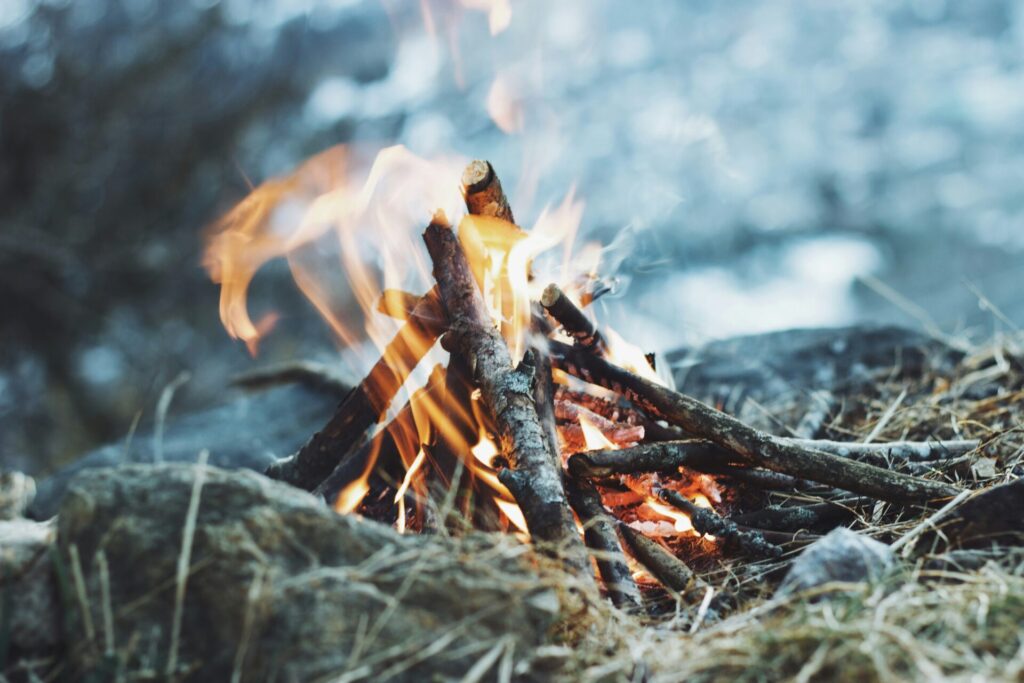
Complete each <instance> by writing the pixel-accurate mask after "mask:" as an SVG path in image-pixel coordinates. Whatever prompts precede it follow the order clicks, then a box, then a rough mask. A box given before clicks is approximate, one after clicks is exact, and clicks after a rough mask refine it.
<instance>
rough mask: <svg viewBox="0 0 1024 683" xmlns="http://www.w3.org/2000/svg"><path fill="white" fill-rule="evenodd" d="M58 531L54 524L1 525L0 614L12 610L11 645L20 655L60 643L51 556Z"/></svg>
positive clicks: (20, 521) (22, 522) (21, 521)
mask: <svg viewBox="0 0 1024 683" xmlns="http://www.w3.org/2000/svg"><path fill="white" fill-rule="evenodd" d="M55 530H56V528H55V525H54V524H53V523H52V522H31V521H29V520H27V519H18V520H11V521H2V522H0V593H2V595H3V601H2V603H0V613H2V612H6V611H8V610H10V620H11V621H10V629H11V630H10V633H11V641H10V642H11V645H13V646H14V650H15V652H16V653H18V654H23V655H24V654H40V653H44V652H47V651H49V650H51V649H52V648H53V647H55V646H56V645H57V643H58V640H59V634H60V629H59V628H58V627H59V623H60V622H59V617H58V615H59V610H58V607H59V604H60V602H59V600H58V594H57V583H56V580H55V578H54V573H53V564H52V563H51V560H50V553H49V550H50V548H51V547H52V546H53V542H54V538H55ZM6 618H7V617H4V619H6ZM2 621H3V619H0V622H2Z"/></svg>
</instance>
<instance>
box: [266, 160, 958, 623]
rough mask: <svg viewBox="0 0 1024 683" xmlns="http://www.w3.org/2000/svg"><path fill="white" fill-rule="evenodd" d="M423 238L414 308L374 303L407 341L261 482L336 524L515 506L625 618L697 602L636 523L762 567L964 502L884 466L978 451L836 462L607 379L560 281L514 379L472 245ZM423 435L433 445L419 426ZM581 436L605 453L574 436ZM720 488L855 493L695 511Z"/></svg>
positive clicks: (478, 189)
mask: <svg viewBox="0 0 1024 683" xmlns="http://www.w3.org/2000/svg"><path fill="white" fill-rule="evenodd" d="M462 181H463V191H464V196H465V200H466V207H467V210H468V213H469V214H470V215H476V216H484V217H489V218H491V219H496V220H500V221H503V222H504V223H507V224H509V226H510V228H509V229H510V230H512V229H514V230H518V228H514V219H513V214H512V210H511V207H510V205H509V201H508V198H507V197H506V196H505V194H504V192H503V191H502V188H501V182H500V180H499V179H498V176H497V174H496V173H495V171H494V168H493V167H492V166H491V164H490V163H488V162H486V161H475V162H473V163H472V164H470V165H469V167H468V168H467V169H466V171H465V174H464V176H463V179H462ZM423 239H424V241H425V243H426V247H427V251H428V253H429V255H430V258H431V260H432V263H433V275H434V278H435V280H436V285H435V287H434V288H433V289H431V290H430V291H428V292H426V293H425V294H423V295H420V296H416V295H413V294H408V293H404V292H396V291H393V290H389V291H387V292H385V295H384V297H383V299H382V301H381V305H380V310H381V311H383V312H386V313H387V314H388V315H391V316H392V317H396V318H400V319H402V320H403V321H404V322H403V324H402V325H403V326H402V328H401V329H400V331H399V332H398V334H397V335H396V336H395V338H394V339H393V341H392V342H391V343H390V344H389V345H388V346H387V347H386V348H385V350H384V353H383V355H382V357H381V358H380V360H379V361H378V362H377V364H376V365H375V366H374V367H373V368H372V370H371V371H370V373H369V374H368V375H367V377H366V378H365V379H364V380H363V381H362V382H360V383H359V385H357V386H356V387H355V388H354V389H352V390H351V391H350V392H349V394H348V395H347V396H346V397H345V398H344V399H343V400H342V401H341V403H340V404H339V406H338V408H337V410H336V412H335V414H334V416H333V417H332V419H331V420H330V421H329V422H328V423H327V424H326V425H325V426H324V428H323V429H322V430H321V431H320V432H318V433H317V434H315V435H313V436H312V437H311V438H310V440H309V441H308V442H307V443H306V444H305V446H303V448H302V449H300V450H299V451H298V452H297V453H296V454H294V455H293V456H291V457H289V458H287V459H284V460H282V461H280V462H277V463H275V464H274V465H272V466H271V467H270V468H269V469H268V471H267V474H268V476H271V477H273V478H275V479H280V480H283V481H286V482H289V483H291V484H293V485H295V486H298V487H301V488H304V489H306V490H310V491H316V492H317V493H318V494H319V495H321V496H322V497H323V498H324V499H325V500H326V501H327V502H328V503H330V504H332V505H334V506H335V507H336V508H337V509H341V510H343V511H350V510H354V509H360V510H362V511H364V512H369V511H371V510H372V508H373V506H374V505H379V504H380V501H385V502H386V503H390V501H391V500H392V499H391V498H388V497H387V496H384V495H377V496H375V497H374V496H368V495H367V491H368V490H370V489H372V488H373V487H374V486H376V487H377V488H378V489H379V490H380V491H387V492H393V493H394V498H393V501H394V502H395V503H396V504H400V507H399V512H398V513H397V514H401V515H405V514H406V512H407V510H408V511H411V514H412V515H413V516H414V518H415V519H416V522H415V524H413V525H412V528H418V529H420V530H435V531H437V532H441V533H448V532H451V531H455V530H457V527H459V525H460V524H461V525H462V527H463V528H464V527H466V526H472V527H477V528H482V529H488V530H497V529H502V528H509V521H515V520H512V517H514V516H515V514H514V513H513V512H512V509H513V508H514V509H516V510H518V514H521V517H522V523H524V524H525V530H526V531H527V532H528V533H529V536H530V538H531V540H532V542H533V543H535V544H536V545H537V546H538V548H539V549H540V550H542V551H543V552H546V553H549V554H551V555H553V556H555V557H557V558H558V559H559V560H560V561H561V562H563V563H564V564H565V566H566V567H567V568H569V569H571V570H572V571H574V572H576V573H579V574H581V575H584V576H586V575H589V574H590V571H591V566H592V562H591V560H592V559H593V566H596V568H597V574H598V577H599V578H600V580H601V584H602V585H603V587H604V589H605V591H606V593H607V595H608V596H609V598H610V599H611V601H612V602H613V603H614V604H615V605H617V606H619V607H621V608H623V609H626V610H637V609H639V608H640V607H641V602H642V597H641V591H640V590H639V589H638V587H637V584H636V582H635V580H634V576H635V575H645V576H648V577H653V578H654V579H656V580H657V581H658V582H659V583H660V584H661V585H662V586H663V587H664V588H666V589H668V590H669V591H671V592H674V593H677V594H686V593H687V592H688V591H690V590H691V589H693V588H695V587H700V586H701V581H700V579H698V578H697V577H696V575H695V573H694V572H693V571H692V569H691V568H690V567H689V566H687V563H686V562H685V561H684V560H683V559H681V558H680V557H679V556H678V555H677V554H676V553H674V552H672V545H671V543H666V542H665V541H664V539H663V538H659V537H658V536H657V535H656V534H655V535H653V536H649V535H648V534H647V533H645V529H646V528H647V527H648V526H650V525H651V524H652V521H651V518H650V517H649V516H648V517H645V516H644V514H647V513H649V512H650V511H652V510H653V511H656V512H657V513H658V514H659V515H660V520H661V521H660V522H658V523H655V524H654V526H657V525H658V524H662V525H664V524H671V523H673V522H674V523H675V525H676V528H679V526H680V525H683V526H685V525H686V524H688V525H689V531H688V533H689V535H690V537H692V538H699V539H702V540H701V542H702V544H703V547H705V548H708V549H709V552H718V551H720V550H728V551H730V552H735V553H737V554H741V555H746V556H749V557H752V558H768V559H773V558H777V557H778V556H779V555H780V554H781V553H782V552H783V548H781V547H780V545H779V544H780V543H782V544H785V543H788V542H792V541H793V540H794V538H795V536H794V533H793V532H796V531H798V530H800V529H806V528H811V527H814V526H815V525H821V524H839V523H841V522H842V521H843V520H844V519H846V518H847V515H846V514H845V513H847V512H849V510H850V506H851V505H852V504H853V503H854V502H856V504H857V505H863V504H875V503H876V502H877V501H885V502H887V503H889V504H893V505H897V506H928V505H933V504H936V503H941V502H943V501H945V500H948V499H950V498H953V497H955V496H956V495H958V494H959V493H960V491H959V489H958V488H957V487H955V486H953V485H951V484H948V483H945V482H942V481H938V480H934V479H929V478H925V477H920V476H914V475H912V474H908V473H905V472H902V471H899V470H898V469H895V468H892V467H888V466H886V464H887V463H888V462H889V460H888V459H887V458H888V457H889V456H892V455H893V454H894V453H896V452H897V451H898V452H900V453H911V454H914V453H922V452H925V451H927V452H929V453H957V454H962V453H964V452H967V451H968V450H971V449H973V448H975V447H976V446H977V444H976V443H973V442H955V443H949V444H925V443H907V442H901V443H899V444H860V445H848V444H842V443H836V442H826V441H822V442H817V441H813V440H809V439H796V438H782V437H778V436H775V435H772V434H768V433H765V432H763V431H760V430H757V429H755V428H753V427H751V426H749V425H747V424H744V423H743V422H741V421H740V420H738V419H736V418H734V417H732V416H730V415H728V414H726V413H724V412H722V411H720V410H717V409H715V408H714V407H712V406H709V405H706V404H704V403H702V402H700V401H697V400H695V399H694V398H691V397H689V396H686V395H684V394H681V393H679V392H676V391H674V390H672V389H671V388H669V387H667V386H664V385H662V384H659V383H658V382H656V381H654V380H653V379H650V378H649V377H647V376H641V375H640V374H637V373H635V372H632V371H630V370H628V369H626V368H625V367H622V366H621V365H618V364H616V362H615V360H614V359H613V358H612V357H611V356H610V355H609V349H608V344H607V343H606V341H605V340H606V336H605V335H604V334H602V332H601V330H600V329H598V327H597V326H596V325H595V324H594V323H593V321H592V319H591V318H590V316H588V315H587V314H586V313H585V312H584V310H582V309H581V307H580V306H578V305H577V304H576V303H575V302H574V301H573V297H572V296H570V295H569V294H567V293H566V292H564V291H562V289H560V288H559V287H558V286H557V285H556V284H551V285H550V286H548V287H547V288H546V289H545V290H544V291H543V294H542V295H541V296H540V298H539V301H537V302H534V306H533V309H532V321H531V331H532V334H531V335H530V338H531V340H532V341H531V345H530V348H529V349H528V350H527V351H526V353H525V355H524V357H523V358H522V360H521V361H520V362H518V363H514V362H513V358H512V354H511V353H510V350H509V346H508V344H507V342H506V339H505V337H503V335H502V329H503V323H506V322H507V320H495V318H494V315H493V314H492V313H491V312H490V311H489V310H488V306H487V303H486V301H485V298H484V297H485V295H484V292H483V291H482V285H483V283H482V279H481V277H480V273H479V264H475V262H474V263H471V262H470V259H469V258H467V250H474V249H477V248H478V245H475V246H474V245H471V246H470V247H467V245H466V243H465V241H464V240H463V239H462V236H461V235H457V234H456V231H455V229H454V228H453V227H452V225H451V224H450V223H449V222H448V219H447V217H446V216H444V215H443V214H442V213H440V212H438V213H436V214H435V215H434V217H433V219H432V220H431V221H430V223H429V225H428V226H427V227H426V230H425V232H424V235H423ZM498 286H499V287H504V286H507V283H505V282H500V283H498ZM581 299H582V300H589V299H590V297H581ZM508 300H510V299H509V298H508V297H506V298H505V299H504V301H508ZM502 317H503V318H504V317H505V316H504V315H502ZM438 340H439V341H440V343H441V345H442V347H443V348H444V349H446V350H447V351H448V352H449V354H450V355H449V361H448V364H447V367H438V368H436V369H435V371H434V373H432V375H431V379H430V380H429V381H428V383H427V385H426V386H424V387H423V388H422V389H420V390H419V391H418V392H416V393H414V394H413V396H412V398H411V399H410V400H409V402H408V404H406V405H405V406H404V407H403V408H402V409H401V410H399V411H397V417H395V418H394V419H393V420H392V421H391V422H390V423H388V424H387V425H386V426H383V427H382V428H380V427H378V426H379V425H381V424H382V422H383V421H384V420H385V417H386V415H387V414H388V411H389V409H390V407H391V403H392V401H393V400H394V398H395V396H396V395H397V394H398V392H399V390H400V389H401V387H402V385H403V384H404V383H405V382H406V380H407V379H408V377H409V376H410V373H412V372H413V370H414V368H415V367H416V365H417V364H419V363H420V361H421V360H422V359H423V358H424V357H425V355H426V354H427V353H428V351H429V350H430V349H431V347H433V346H434V344H435V342H437V341H438ZM562 340H568V341H569V342H570V343H566V341H562ZM556 375H557V377H556ZM596 387H600V390H596V389H595V388H596ZM431 406H433V407H432V408H431ZM438 410H440V411H441V412H443V413H444V414H445V419H444V420H439V419H438V418H437V417H436V414H437V411H438ZM432 411H433V412H432ZM423 415H427V417H426V418H423V417H422V416H423ZM424 419H425V420H426V422H428V423H430V424H431V425H432V426H433V429H427V430H424V429H423V428H422V424H421V423H422V422H423V421H424ZM441 423H443V424H441ZM375 429H376V430H377V431H376V432H375V433H373V432H374V430H375ZM595 430H596V432H597V433H598V434H599V435H600V437H599V438H600V440H601V442H602V443H603V444H604V446H603V447H602V448H600V449H594V448H593V447H592V439H590V438H588V436H587V432H588V431H590V432H591V433H592V432H594V431H595ZM482 434H490V435H493V441H494V442H495V443H496V444H497V449H496V450H497V452H496V453H490V454H485V455H481V454H479V453H477V452H476V448H473V449H470V448H469V446H471V445H472V444H473V443H474V440H475V438H476V437H477V436H478V435H482ZM481 443H482V442H481ZM478 445H479V444H478ZM469 450H473V451H474V452H473V453H472V454H471V453H469V452H467V451H469ZM492 475H493V476H492ZM371 479H372V480H373V482H375V483H372V482H371V481H370V480H371ZM719 481H728V482H731V483H736V482H745V485H748V486H762V487H765V488H771V487H779V486H781V487H787V488H791V489H792V490H794V491H796V490H807V489H808V488H809V487H810V488H813V487H818V489H819V490H820V489H821V488H822V487H824V490H825V491H826V492H833V493H836V494H837V495H838V492H847V493H848V494H854V496H853V497H850V496H849V495H846V494H841V495H846V498H844V499H843V500H842V502H829V501H826V500H824V499H822V500H821V501H820V502H816V503H810V504H805V505H802V506H793V507H791V508H788V509H786V510H782V511H779V510H774V511H773V510H764V511H761V512H760V513H759V512H758V511H754V512H752V513H751V512H748V513H746V514H745V515H743V516H737V517H735V518H733V519H730V518H729V517H728V516H727V515H725V514H722V513H721V512H720V511H718V510H716V509H715V506H716V505H720V504H721V500H710V499H709V498H708V496H705V495H703V494H701V495H697V494H696V492H697V491H698V490H700V486H705V487H706V488H707V490H709V491H711V490H714V489H715V488H716V486H717V485H718V482H719ZM694 482H697V484H695V483H694ZM484 492H487V494H488V495H486V496H485V495H482V494H483V493H484ZM406 496H411V500H410V502H409V505H408V506H406V505H405V497H406ZM388 509H389V510H390V507H389V508H388ZM645 511H646V512H645ZM456 513H457V514H456ZM641 513H643V514H641ZM389 514H395V513H394V512H390V513H389ZM384 516H386V515H382V517H384ZM453 518H455V519H456V520H457V521H455V522H453ZM400 525H401V526H402V528H405V519H404V518H403V519H401V520H400ZM659 528H660V527H659ZM581 531H582V533H581ZM598 577H595V578H598Z"/></svg>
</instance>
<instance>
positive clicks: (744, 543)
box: [654, 487, 782, 557]
mask: <svg viewBox="0 0 1024 683" xmlns="http://www.w3.org/2000/svg"><path fill="white" fill-rule="evenodd" d="M654 493H655V495H657V496H658V497H659V498H661V499H662V500H663V501H665V502H666V503H668V504H669V505H671V506H672V507H674V508H676V509H677V510H681V511H683V512H685V513H686V514H687V515H688V516H689V517H690V523H691V524H693V528H694V529H695V530H696V531H697V533H699V534H702V535H703V534H712V535H714V536H718V537H719V538H721V539H722V540H723V541H725V542H726V543H735V544H736V545H737V546H738V547H739V548H740V550H742V551H743V552H745V553H747V554H748V555H753V556H755V557H778V556H779V555H781V554H782V548H780V547H778V546H777V545H773V544H771V543H769V542H768V541H766V540H765V538H764V536H763V535H762V534H759V533H757V532H756V531H753V532H751V531H741V530H740V529H739V527H737V526H736V524H735V523H733V522H731V521H729V520H727V519H723V518H721V517H719V516H718V515H717V514H715V512H714V511H713V510H709V509H707V508H703V507H700V506H699V505H695V504H694V503H693V502H691V501H690V500H689V499H688V498H686V496H684V495H682V494H681V493H679V492H678V491H673V490H672V489H666V488H662V487H658V488H656V489H655V490H654Z"/></svg>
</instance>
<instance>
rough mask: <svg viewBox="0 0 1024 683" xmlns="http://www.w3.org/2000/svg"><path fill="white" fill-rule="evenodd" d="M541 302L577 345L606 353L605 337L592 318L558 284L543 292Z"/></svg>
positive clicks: (591, 350)
mask: <svg viewBox="0 0 1024 683" xmlns="http://www.w3.org/2000/svg"><path fill="white" fill-rule="evenodd" d="M540 304H541V306H543V307H544V310H546V311H547V312H548V313H550V314H551V317H552V318H554V319H555V320H557V321H558V324H559V325H561V326H562V329H563V330H565V333H566V334H568V335H569V336H570V337H572V338H573V340H574V341H575V342H576V344H577V345H579V346H581V347H583V348H584V349H586V350H587V351H590V352H591V353H597V354H604V352H605V351H606V350H607V345H606V344H605V341H604V337H602V336H601V332H600V331H599V330H598V329H597V327H596V326H595V325H594V323H593V322H591V321H590V318H588V317H587V315H586V314H585V313H584V312H583V311H581V310H580V309H579V308H578V307H577V306H576V304H574V303H573V302H572V300H571V299H570V298H569V297H567V296H566V295H565V292H563V291H562V290H561V289H559V287H558V285H556V284H553V283H552V284H550V285H548V286H547V287H546V288H545V289H544V293H543V294H541V297H540Z"/></svg>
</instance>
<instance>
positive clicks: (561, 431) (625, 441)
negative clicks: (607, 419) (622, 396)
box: [558, 423, 644, 453]
mask: <svg viewBox="0 0 1024 683" xmlns="http://www.w3.org/2000/svg"><path fill="white" fill-rule="evenodd" d="M599 429H600V431H601V435H602V436H603V437H604V438H605V439H607V440H608V441H610V442H611V443H612V444H614V445H615V446H618V447H620V448H622V447H626V448H628V447H631V446H634V445H636V444H637V443H639V442H640V441H641V440H642V439H643V438H644V428H643V427H634V426H633V425H622V424H614V423H612V425H611V426H610V427H609V428H604V427H600V428H599ZM558 435H559V437H561V443H562V444H563V445H564V446H565V451H566V452H568V453H578V452H579V451H585V450H586V449H587V435H586V432H585V431H584V429H583V427H581V426H580V425H573V424H563V425H559V426H558Z"/></svg>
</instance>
